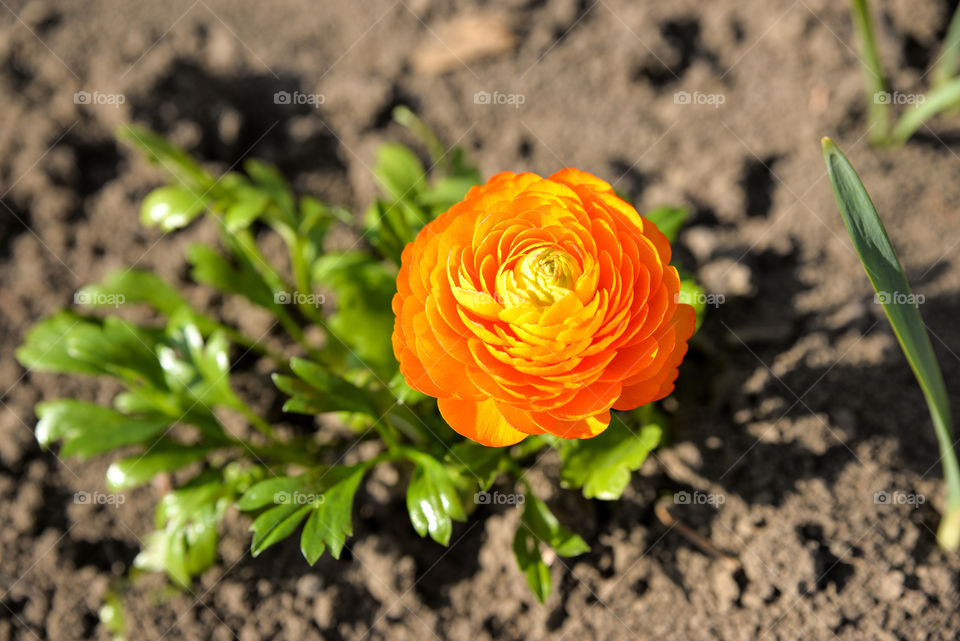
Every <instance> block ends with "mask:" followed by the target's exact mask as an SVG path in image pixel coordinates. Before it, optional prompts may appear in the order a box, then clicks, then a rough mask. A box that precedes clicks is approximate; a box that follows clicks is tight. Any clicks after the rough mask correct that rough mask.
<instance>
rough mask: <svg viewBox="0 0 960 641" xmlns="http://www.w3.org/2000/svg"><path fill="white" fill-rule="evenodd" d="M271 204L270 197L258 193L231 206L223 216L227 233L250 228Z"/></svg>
mask: <svg viewBox="0 0 960 641" xmlns="http://www.w3.org/2000/svg"><path fill="white" fill-rule="evenodd" d="M269 202H270V198H269V196H267V195H266V194H263V193H259V192H257V193H253V194H250V195H249V197H246V198H244V199H242V200H238V201H237V202H235V203H233V204H232V205H230V206H229V207H228V208H227V211H226V213H225V214H224V216H223V224H224V225H226V227H227V231H229V232H231V233H232V232H235V231H238V230H240V229H246V228H247V227H249V226H250V225H251V224H252V223H253V221H255V220H256V219H257V218H258V217H259V216H260V214H262V213H263V212H264V211H265V210H266V208H267V203H269Z"/></svg>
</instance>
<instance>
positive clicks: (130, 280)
mask: <svg viewBox="0 0 960 641" xmlns="http://www.w3.org/2000/svg"><path fill="white" fill-rule="evenodd" d="M76 298H77V302H79V303H82V304H85V305H114V304H115V303H113V302H110V301H111V300H115V301H119V302H118V303H116V304H120V305H123V304H126V303H146V304H148V305H150V306H151V307H153V308H154V309H156V310H157V311H158V312H160V313H161V314H164V315H166V316H172V315H173V314H174V313H176V312H177V311H178V310H180V309H181V308H183V307H186V306H187V302H186V301H185V300H184V299H183V297H182V296H181V295H180V293H179V292H178V291H177V290H176V289H174V288H173V287H172V286H171V285H170V284H169V283H167V282H166V281H165V280H163V279H162V278H160V277H159V276H157V275H156V274H154V273H153V272H148V271H145V270H142V269H126V270H117V271H115V272H113V273H111V274H110V275H109V276H107V278H106V280H104V281H103V282H102V283H97V284H93V285H87V286H86V287H84V288H82V289H81V290H80V291H79V292H77V296H76Z"/></svg>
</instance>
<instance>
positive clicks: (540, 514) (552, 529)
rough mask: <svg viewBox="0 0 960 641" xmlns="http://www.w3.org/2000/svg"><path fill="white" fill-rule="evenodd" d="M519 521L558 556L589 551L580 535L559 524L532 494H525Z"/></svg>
mask: <svg viewBox="0 0 960 641" xmlns="http://www.w3.org/2000/svg"><path fill="white" fill-rule="evenodd" d="M521 521H522V522H523V524H524V525H526V526H527V527H528V528H530V531H531V532H532V533H533V535H534V536H536V537H537V538H538V539H540V541H542V542H543V543H545V544H546V545H549V546H550V547H551V548H553V551H554V552H556V553H557V554H559V555H560V556H577V555H578V554H583V553H584V552H589V551H590V546H589V545H587V542H586V541H584V540H583V539H582V538H581V537H580V535H578V534H575V533H574V532H572V531H570V530H568V529H567V528H565V527H563V526H562V525H560V521H558V520H557V517H555V516H554V515H553V512H551V511H550V508H549V507H547V504H546V503H544V502H543V501H541V500H540V499H538V498H537V497H536V496H534V495H533V494H529V493H528V494H527V496H526V501H525V502H524V509H523V516H522V517H521Z"/></svg>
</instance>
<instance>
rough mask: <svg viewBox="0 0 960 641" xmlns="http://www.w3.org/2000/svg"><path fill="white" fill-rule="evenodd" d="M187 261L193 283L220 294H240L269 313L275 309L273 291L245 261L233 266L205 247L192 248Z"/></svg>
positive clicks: (196, 246)
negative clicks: (189, 265) (211, 288)
mask: <svg viewBox="0 0 960 641" xmlns="http://www.w3.org/2000/svg"><path fill="white" fill-rule="evenodd" d="M187 261H188V262H189V263H190V264H191V265H192V266H193V272H192V275H193V279H194V280H196V281H197V282H200V283H205V284H207V285H210V286H211V287H215V288H216V289H219V290H220V291H223V292H227V293H230V294H237V295H239V296H243V297H244V298H247V299H248V300H250V301H251V302H253V303H255V304H257V305H260V306H261V307H265V308H267V309H269V310H273V309H275V308H276V303H275V302H274V298H273V290H272V289H271V288H270V286H269V285H268V284H267V283H266V282H265V281H264V280H263V278H262V277H261V276H260V274H258V273H257V271H256V270H255V269H253V267H251V266H250V265H249V263H247V262H246V261H243V260H240V259H238V261H237V265H236V266H234V265H231V264H230V263H229V262H227V260H226V259H225V258H224V257H223V256H221V255H220V254H219V253H217V252H216V251H215V250H213V249H211V248H210V247H207V246H206V245H191V246H190V248H189V249H187Z"/></svg>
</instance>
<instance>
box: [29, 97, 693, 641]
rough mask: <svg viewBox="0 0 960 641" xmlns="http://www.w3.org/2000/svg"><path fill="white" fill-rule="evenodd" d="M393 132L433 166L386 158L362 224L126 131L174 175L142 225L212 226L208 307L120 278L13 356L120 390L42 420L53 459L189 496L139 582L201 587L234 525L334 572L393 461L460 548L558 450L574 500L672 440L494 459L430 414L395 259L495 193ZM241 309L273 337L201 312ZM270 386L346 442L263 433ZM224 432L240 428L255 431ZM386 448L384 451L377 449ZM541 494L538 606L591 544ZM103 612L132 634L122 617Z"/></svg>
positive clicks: (98, 286)
mask: <svg viewBox="0 0 960 641" xmlns="http://www.w3.org/2000/svg"><path fill="white" fill-rule="evenodd" d="M395 117H396V119H397V121H398V122H399V123H400V124H402V125H404V126H405V127H407V128H408V129H409V130H410V131H411V132H412V133H413V134H414V135H415V136H416V137H417V138H418V139H419V140H420V141H421V142H422V143H423V145H424V147H425V149H426V151H427V154H428V155H429V158H430V166H429V168H425V164H424V162H423V161H422V160H421V158H420V155H419V153H418V152H415V151H414V150H412V149H410V148H408V147H405V146H403V145H401V144H397V143H392V144H388V145H385V146H384V147H383V148H382V149H381V150H380V151H379V152H378V154H377V158H376V163H375V169H374V173H375V177H376V180H377V183H378V185H379V186H380V188H381V189H382V191H383V197H382V198H381V199H377V200H376V201H375V202H374V203H373V204H372V205H371V207H370V209H369V211H368V212H367V215H366V216H365V217H364V218H363V219H362V220H360V221H358V220H355V218H354V216H353V215H352V214H351V213H350V212H347V211H346V210H344V209H342V208H340V207H337V206H333V205H329V204H326V203H323V202H321V201H319V200H317V199H316V198H313V197H311V196H308V195H299V194H296V193H294V192H293V190H292V189H291V187H290V185H289V184H288V183H287V181H286V180H285V179H284V178H283V176H282V175H281V174H280V172H279V171H278V170H277V169H276V168H275V167H272V166H270V165H268V164H266V163H263V162H260V161H256V160H248V161H246V162H244V164H243V172H242V173H240V172H232V173H228V174H226V175H224V176H221V177H219V178H216V179H215V178H214V176H212V175H211V174H210V173H209V172H208V171H207V170H206V169H204V168H203V167H202V166H201V165H200V164H199V163H198V162H196V161H195V160H193V159H192V158H190V156H189V155H188V154H187V153H186V152H184V151H183V150H181V149H178V148H177V147H175V146H173V145H171V144H170V143H168V142H167V141H165V140H164V139H163V138H162V137H160V136H158V135H156V134H154V133H152V132H149V131H147V130H145V129H142V128H139V127H133V126H131V127H125V128H123V129H121V131H120V136H121V137H122V138H123V139H124V140H126V141H127V142H128V143H130V144H131V145H133V146H134V147H136V148H138V149H140V150H141V151H143V152H144V153H145V154H146V156H147V158H148V160H150V161H152V162H153V163H155V164H157V165H158V166H159V167H160V168H162V169H163V170H165V171H166V172H167V173H168V174H169V175H170V176H171V182H170V184H167V185H162V186H159V187H157V188H156V189H154V190H153V191H152V192H150V193H149V195H148V196H147V197H146V199H145V201H144V203H143V207H142V210H141V220H142V222H143V224H144V225H146V226H148V227H155V228H158V229H159V230H160V231H161V232H164V233H175V232H176V230H178V229H181V228H183V227H186V226H188V225H191V224H201V221H205V222H206V224H210V225H212V226H213V227H215V229H216V231H217V233H218V242H217V243H215V244H197V245H192V246H190V247H189V248H188V249H187V251H186V255H185V259H186V262H187V264H189V266H190V277H191V279H192V280H193V282H194V284H195V285H196V286H197V287H195V289H199V290H201V291H202V292H203V293H205V294H206V298H204V297H203V296H195V295H194V294H196V293H197V292H196V291H191V295H190V296H189V297H188V296H187V295H185V294H184V293H183V292H181V291H180V290H179V289H178V288H176V287H174V286H173V285H171V284H170V283H167V282H165V281H164V280H162V279H161V278H159V277H158V276H157V275H155V274H153V273H152V272H149V271H144V270H140V269H127V270H119V271H116V272H113V273H111V274H108V275H107V276H106V278H105V279H104V280H103V281H102V282H99V283H94V284H90V285H87V286H86V287H83V288H82V289H81V290H80V291H78V292H77V295H76V297H75V303H76V304H77V305H79V306H83V308H84V310H85V311H86V312H87V313H89V315H85V314H81V313H77V312H75V311H62V312H58V313H56V314H54V315H53V316H50V317H48V318H46V319H44V320H41V321H40V322H39V323H37V324H36V325H35V326H34V327H33V328H32V329H31V330H30V331H29V333H28V334H27V337H26V340H25V343H24V345H23V346H21V347H20V348H19V349H18V350H17V353H16V356H17V359H18V360H19V361H20V363H21V364H23V366H24V367H27V368H29V369H32V370H34V371H38V372H40V371H42V372H51V373H59V374H68V375H85V376H97V377H104V378H109V379H112V380H113V381H114V382H115V383H117V384H119V386H120V387H121V389H122V391H120V392H119V393H117V394H116V395H115V396H114V398H113V399H112V400H111V402H110V403H108V404H104V405H100V404H96V403H91V402H86V401H79V400H73V399H58V400H50V401H47V402H44V403H41V404H39V405H38V406H37V416H38V419H39V421H38V424H37V429H36V434H37V438H38V440H39V442H40V443H41V445H42V446H43V447H45V448H55V447H59V448H60V454H61V455H63V456H76V457H80V458H88V457H92V456H99V455H108V456H109V457H110V460H111V464H110V466H109V468H108V470H107V479H106V482H107V486H108V487H109V488H110V489H111V491H114V492H120V491H124V490H127V489H129V488H133V487H136V486H139V485H142V484H144V483H148V482H150V481H151V480H153V479H155V478H157V477H158V476H159V477H162V478H164V479H165V481H164V484H172V487H173V489H172V490H170V491H169V492H167V493H166V494H165V495H164V496H163V497H162V498H161V499H160V501H159V503H158V505H157V510H156V519H155V521H156V523H155V527H156V530H155V531H154V532H152V533H150V534H149V535H147V536H146V537H145V538H144V542H145V546H144V549H143V550H142V552H141V553H140V554H139V555H138V557H137V558H136V561H135V565H136V566H137V567H138V568H142V569H146V570H151V571H158V572H165V573H166V574H167V575H168V576H169V577H170V579H171V580H172V581H173V582H174V583H176V584H178V585H180V586H183V587H188V586H189V585H190V584H191V582H192V581H193V579H194V577H196V576H197V575H199V574H200V573H202V572H203V571H204V570H205V569H206V568H208V567H210V565H211V564H213V563H215V562H216V558H217V545H218V541H219V533H218V529H219V527H220V524H221V522H222V521H223V518H224V515H225V514H226V513H227V512H228V511H229V510H230V509H231V508H233V509H236V510H239V511H242V512H245V513H248V514H249V515H250V518H251V522H252V524H251V527H250V529H251V532H252V535H251V552H252V554H253V555H254V556H258V555H261V554H266V553H268V550H269V549H270V548H271V547H273V546H274V545H277V544H280V543H281V542H283V541H285V540H288V539H290V538H291V537H292V536H294V534H295V533H297V532H298V531H299V532H300V537H299V539H300V549H301V552H302V553H303V556H304V558H305V559H306V560H307V562H308V563H310V564H314V563H316V562H317V560H318V559H319V558H320V557H321V556H322V555H323V554H324V553H325V552H327V551H329V553H330V554H331V556H333V557H334V558H339V556H340V554H341V553H342V551H343V549H344V547H345V545H346V544H347V539H348V537H350V536H352V535H353V518H352V517H353V504H354V500H355V497H356V495H357V493H358V491H359V489H360V487H361V485H362V483H363V481H364V478H365V475H366V473H367V472H368V471H370V470H371V469H373V468H374V467H375V466H377V465H393V466H396V467H397V468H398V470H397V471H398V473H399V474H400V475H401V476H400V478H404V479H407V478H408V479H409V484H408V485H407V486H406V506H407V511H408V512H409V516H410V521H411V524H412V525H413V529H414V530H415V531H416V532H417V533H418V534H420V536H423V537H427V536H429V537H430V538H431V539H433V540H434V541H436V542H439V543H441V544H443V545H448V544H449V543H450V541H451V540H452V539H453V537H454V530H455V528H456V527H457V526H456V525H455V523H456V522H462V521H465V520H466V518H467V513H468V512H469V511H471V510H472V509H473V507H474V505H473V504H471V503H469V501H470V499H471V497H474V496H475V494H476V493H477V492H486V491H488V490H491V489H492V488H493V487H494V486H495V485H496V483H497V482H498V480H501V479H502V478H503V477H505V476H507V477H509V476H513V477H514V478H516V479H520V480H522V478H523V475H524V473H525V472H524V465H527V464H530V463H532V460H533V457H535V456H537V455H538V453H539V452H540V451H541V450H542V449H543V448H545V447H555V448H556V449H558V450H559V453H560V456H561V460H562V462H563V480H564V483H565V484H567V485H570V486H574V487H578V488H583V492H584V493H585V494H586V495H587V496H596V497H600V498H613V497H614V496H618V495H619V493H620V492H622V491H623V488H624V487H625V486H626V484H627V483H628V482H629V479H630V474H631V472H632V471H634V470H636V469H637V468H638V467H639V466H640V464H641V463H642V461H643V458H644V457H645V456H646V454H647V453H648V452H649V451H650V449H651V448H652V447H654V446H655V445H656V443H657V441H658V439H659V434H660V427H659V426H660V425H661V422H660V421H659V419H657V420H656V421H654V420H652V419H651V420H648V421H646V422H645V423H644V424H643V426H642V428H640V429H639V431H636V432H635V431H634V430H632V429H629V428H627V427H625V426H623V425H620V424H616V425H614V426H611V428H610V430H609V431H608V432H607V433H605V434H604V435H602V436H601V437H598V438H597V439H594V440H592V441H582V442H576V443H574V442H563V443H560V442H559V441H558V440H556V439H553V440H551V439H547V438H546V437H531V438H530V439H527V441H525V442H524V443H521V444H520V445H518V446H515V447H514V448H488V447H484V446H481V445H479V444H477V443H474V442H471V441H466V440H464V439H463V438H462V437H460V436H459V435H458V434H456V433H455V432H453V431H452V430H450V429H449V428H448V427H447V426H446V425H445V423H444V422H443V420H442V417H441V416H440V414H439V412H438V411H437V406H436V402H435V400H434V399H431V398H428V397H426V396H425V395H423V394H421V393H419V392H416V391H414V390H412V389H411V388H410V387H409V386H408V385H407V384H406V382H405V381H404V378H403V376H402V375H401V374H400V373H399V372H398V368H397V363H396V360H395V359H394V356H393V349H392V343H391V335H392V331H393V324H394V317H393V312H392V308H391V301H392V298H393V296H394V294H395V291H396V276H397V269H398V266H399V262H400V254H401V252H402V250H403V248H404V247H405V246H406V245H407V243H409V242H410V241H411V240H413V238H414V236H415V235H416V233H417V232H418V231H419V230H420V229H421V228H422V227H423V225H425V224H427V223H429V221H431V220H433V219H434V218H435V217H436V216H437V215H439V214H440V213H441V212H443V211H445V210H446V209H447V208H449V207H450V206H451V205H453V204H454V203H456V202H458V201H459V200H461V199H462V198H463V196H464V194H465V193H466V192H467V191H468V190H469V189H470V188H471V187H472V186H474V185H476V184H477V183H479V182H480V176H479V173H478V172H477V170H476V168H474V167H472V166H470V165H469V164H467V163H466V162H465V161H464V156H463V153H462V150H460V149H456V148H454V149H445V148H444V146H443V145H442V144H441V143H440V140H439V138H438V137H437V136H436V134H434V133H433V132H432V131H431V130H430V129H429V127H427V126H426V124H425V123H423V121H421V120H420V119H419V118H417V117H416V116H415V115H413V114H412V113H411V112H410V111H409V110H407V109H404V108H399V109H398V110H397V111H396V112H395ZM650 217H651V219H653V220H655V221H656V222H657V224H658V225H660V226H661V228H662V229H663V230H664V233H666V234H668V235H670V236H671V237H673V236H675V235H676V233H677V230H678V229H679V227H680V225H681V224H682V223H683V220H684V217H685V212H684V210H678V209H671V208H662V209H660V210H655V211H654V212H651V214H650ZM335 226H341V227H348V228H350V231H352V232H353V234H354V236H355V237H356V242H355V243H354V245H353V246H352V248H351V249H350V250H348V251H341V252H331V251H327V250H326V249H325V246H324V245H325V239H326V236H327V232H328V231H329V230H330V229H332V228H333V227H335ZM269 233H272V234H275V235H276V236H278V237H279V239H280V240H281V241H282V242H283V245H284V247H285V249H286V251H287V254H288V256H287V258H286V259H285V260H283V261H281V262H282V264H281V265H277V264H276V262H275V261H271V260H268V259H267V257H266V256H265V255H264V252H263V251H262V248H261V242H262V238H263V236H265V235H266V234H269ZM227 296H229V297H235V298H232V300H231V301H230V304H231V307H234V306H239V309H240V314H250V315H251V316H252V317H254V319H258V318H266V319H268V323H269V324H268V327H267V328H266V329H265V330H263V331H264V333H263V335H260V336H250V335H247V334H246V333H245V332H244V331H242V330H241V329H240V328H239V327H238V326H236V325H235V324H233V323H231V322H229V321H227V320H226V319H225V318H223V317H221V316H219V315H217V314H214V313H212V312H206V311H202V310H200V309H197V308H195V307H194V306H193V305H192V304H191V302H190V301H193V300H207V301H212V305H211V307H215V306H216V305H217V304H218V303H219V302H220V301H221V300H223V299H224V298H225V297H227ZM328 297H329V300H327V298H328ZM132 306H139V307H140V308H141V309H140V310H139V311H140V312H141V313H140V314H138V315H137V318H139V319H142V318H145V317H146V318H148V319H149V320H148V321H146V322H144V321H138V322H133V321H131V320H129V318H131V317H130V316H129V315H128V314H127V311H128V309H129V308H130V307H132ZM145 313H146V315H145ZM94 314H96V315H94ZM232 316H234V317H236V314H232ZM278 342H282V343H283V345H282V347H280V348H277V347H275V344H276V343H278ZM278 349H282V350H283V351H282V354H281V352H279V351H278ZM265 370H269V371H270V372H271V373H272V380H273V383H274V385H275V386H276V389H277V390H279V392H281V393H282V394H283V395H284V396H285V397H286V398H285V403H284V405H283V410H284V411H285V412H290V413H300V414H307V415H317V414H323V413H329V412H335V413H337V416H338V418H339V419H341V422H342V424H343V426H344V427H348V428H351V429H341V428H337V429H328V428H324V429H321V430H318V431H317V434H306V435H303V434H294V433H292V430H291V429H290V426H289V425H285V424H284V422H283V421H281V422H280V423H281V424H280V425H273V424H271V423H270V422H268V421H267V420H265V419H264V418H263V417H262V416H261V415H260V414H259V413H258V412H257V411H255V409H254V408H253V407H251V402H254V401H259V400H260V399H259V397H260V396H261V391H262V390H263V389H264V388H263V387H262V386H263V385H269V383H267V382H266V381H264V380H260V379H261V378H262V377H261V375H262V374H264V372H265ZM271 392H272V388H271ZM267 400H268V401H269V399H267ZM225 415H233V416H234V418H236V417H237V416H239V417H240V418H242V419H243V422H244V423H245V425H244V426H243V427H242V428H240V429H239V430H238V428H237V427H235V426H236V422H235V421H232V422H229V423H227V422H225V421H224V420H223V417H224V416H225ZM228 425H231V426H234V427H228ZM374 437H376V439H377V440H376V443H368V442H367V441H371V440H373V439H374ZM361 445H362V447H358V446H361ZM360 452H363V456H362V457H359V458H358V456H359V453H360ZM348 455H349V456H350V458H349V459H348V460H346V461H344V458H345V457H347V456H348ZM331 462H335V463H333V464H331ZM601 468H602V469H601ZM526 489H527V493H526V495H525V497H526V501H525V507H524V511H523V516H522V519H521V526H520V529H519V530H518V533H517V539H516V541H515V543H514V548H515V552H516V554H517V561H518V563H519V565H520V568H521V570H522V571H523V573H524V574H525V575H526V576H527V580H528V582H529V583H530V585H531V588H532V589H533V590H534V592H535V594H536V595H537V596H538V598H540V599H541V600H542V599H545V598H546V596H547V595H548V594H549V591H550V573H549V571H548V568H547V565H546V564H545V562H544V560H543V556H542V554H541V551H542V549H543V547H544V546H547V547H550V548H552V549H553V550H554V552H555V553H556V554H558V555H560V556H573V555H576V554H580V553H582V552H584V551H586V550H587V549H588V547H587V545H586V543H585V542H584V541H583V539H581V538H580V537H579V536H577V535H576V534H574V533H573V532H572V531H570V530H568V529H566V528H564V527H563V526H561V525H560V523H559V522H558V521H557V519H556V517H555V516H554V515H553V514H552V513H551V512H550V510H549V509H548V508H547V506H546V504H544V503H543V502H542V501H540V500H539V499H537V498H536V496H535V495H534V494H533V493H532V491H530V488H529V487H527V488H526ZM516 496H519V495H516ZM107 614H108V615H109V617H111V618H110V620H111V621H112V623H111V625H113V626H114V627H118V626H119V628H122V625H123V623H122V612H118V611H113V610H111V611H108V612H107ZM111 629H112V628H111Z"/></svg>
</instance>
